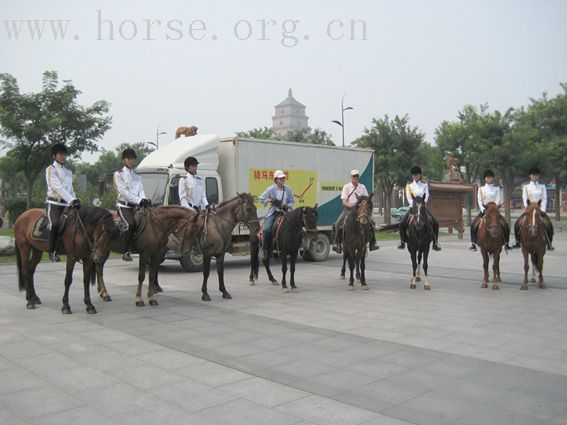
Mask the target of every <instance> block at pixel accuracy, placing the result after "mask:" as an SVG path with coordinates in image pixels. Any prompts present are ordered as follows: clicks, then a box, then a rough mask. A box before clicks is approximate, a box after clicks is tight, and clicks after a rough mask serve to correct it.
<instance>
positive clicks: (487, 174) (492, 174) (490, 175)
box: [482, 170, 494, 179]
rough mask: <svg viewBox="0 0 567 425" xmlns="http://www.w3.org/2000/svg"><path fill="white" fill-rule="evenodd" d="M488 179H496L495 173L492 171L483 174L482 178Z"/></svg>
mask: <svg viewBox="0 0 567 425" xmlns="http://www.w3.org/2000/svg"><path fill="white" fill-rule="evenodd" d="M487 177H494V171H492V170H486V171H485V172H484V173H482V178H483V179H485V178H487Z"/></svg>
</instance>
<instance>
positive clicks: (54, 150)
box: [51, 143, 69, 156]
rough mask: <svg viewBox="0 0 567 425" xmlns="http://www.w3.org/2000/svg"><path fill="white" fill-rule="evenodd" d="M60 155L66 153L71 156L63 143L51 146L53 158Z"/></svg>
mask: <svg viewBox="0 0 567 425" xmlns="http://www.w3.org/2000/svg"><path fill="white" fill-rule="evenodd" d="M58 153H64V154H67V155H69V149H67V146H65V145H64V144H63V143H55V144H54V145H53V146H51V156H54V155H57V154H58Z"/></svg>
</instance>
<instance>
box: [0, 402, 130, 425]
mask: <svg viewBox="0 0 567 425" xmlns="http://www.w3.org/2000/svg"><path fill="white" fill-rule="evenodd" d="M0 422H1V421H0ZM26 424H27V425H61V424H69V425H71V424H73V425H97V424H104V425H120V422H118V421H116V420H114V419H113V418H109V417H107V416H103V415H101V413H100V412H98V411H97V410H95V409H94V408H93V407H90V406H83V407H77V408H73V409H69V410H63V411H61V412H56V413H50V414H47V415H42V416H37V417H34V418H30V419H28V420H27V421H26Z"/></svg>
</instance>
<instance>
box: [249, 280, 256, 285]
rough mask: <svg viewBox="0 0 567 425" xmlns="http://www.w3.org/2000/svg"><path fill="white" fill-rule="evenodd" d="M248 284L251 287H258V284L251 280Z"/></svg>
mask: <svg viewBox="0 0 567 425" xmlns="http://www.w3.org/2000/svg"><path fill="white" fill-rule="evenodd" d="M248 284H249V285H250V286H254V285H256V283H255V282H254V281H253V280H249V281H248Z"/></svg>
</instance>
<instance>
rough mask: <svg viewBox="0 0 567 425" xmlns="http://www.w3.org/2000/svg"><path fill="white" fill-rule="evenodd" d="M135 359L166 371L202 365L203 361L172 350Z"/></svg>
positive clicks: (138, 356)
mask: <svg viewBox="0 0 567 425" xmlns="http://www.w3.org/2000/svg"><path fill="white" fill-rule="evenodd" d="M135 358H137V359H139V360H143V361H144V362H147V363H150V364H156V365H158V366H159V367H161V368H163V369H166V370H174V369H179V368H182V367H190V366H194V365H196V364H200V363H204V362H205V360H203V359H200V358H198V357H195V356H192V355H190V354H185V353H181V352H178V351H174V350H169V349H162V350H159V351H151V352H149V353H144V354H139V355H136V356H135Z"/></svg>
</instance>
